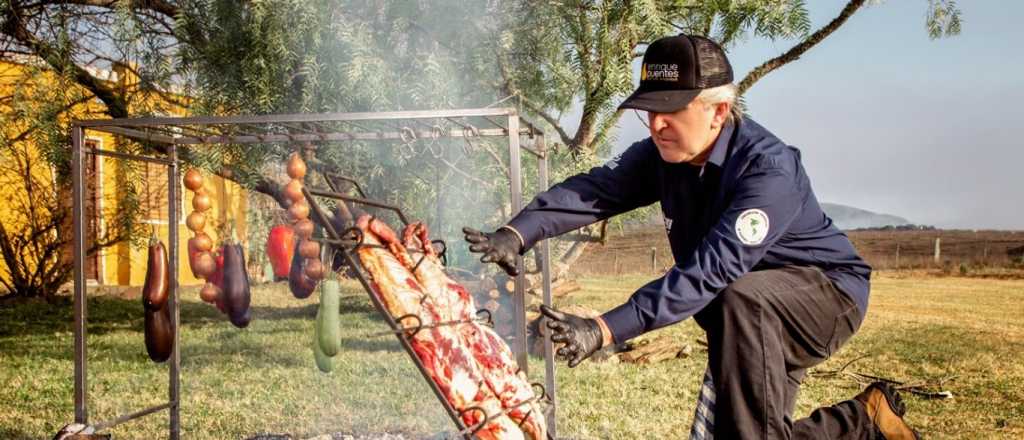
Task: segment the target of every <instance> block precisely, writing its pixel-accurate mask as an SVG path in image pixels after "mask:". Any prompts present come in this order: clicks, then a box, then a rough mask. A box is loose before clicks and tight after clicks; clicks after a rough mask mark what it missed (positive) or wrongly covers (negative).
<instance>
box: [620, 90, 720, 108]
mask: <svg viewBox="0 0 1024 440" xmlns="http://www.w3.org/2000/svg"><path fill="white" fill-rule="evenodd" d="M700 92H701V89H693V90H653V91H643V90H637V91H635V92H633V94H632V95H629V97H628V98H626V100H625V101H623V102H622V104H619V110H623V109H628V108H632V109H637V110H644V111H649V112H656V113H674V112H677V111H679V110H682V109H683V107H686V104H689V103H690V101H693V99H694V98H696V97H697V95H699V94H700Z"/></svg>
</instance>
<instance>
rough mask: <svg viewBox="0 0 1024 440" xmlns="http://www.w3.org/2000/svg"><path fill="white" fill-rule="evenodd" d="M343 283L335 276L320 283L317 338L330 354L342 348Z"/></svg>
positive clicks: (333, 354) (332, 354)
mask: <svg viewBox="0 0 1024 440" xmlns="http://www.w3.org/2000/svg"><path fill="white" fill-rule="evenodd" d="M340 296H341V285H340V284H339V283H338V280H337V279H336V278H334V277H328V279H326V280H324V282H323V283H320V309H319V310H318V311H317V315H318V320H317V325H318V326H319V328H318V329H317V334H318V335H319V337H318V338H317V339H318V340H319V341H320V349H321V350H323V352H324V354H326V355H328V356H331V357H333V356H335V355H337V354H338V350H339V349H340V348H341V322H340V316H339V315H338V309H339V307H340V306H341V298H340Z"/></svg>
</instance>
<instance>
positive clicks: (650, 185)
mask: <svg viewBox="0 0 1024 440" xmlns="http://www.w3.org/2000/svg"><path fill="white" fill-rule="evenodd" d="M656 148H657V147H655V146H654V143H653V142H652V141H651V140H650V138H648V139H645V140H643V141H640V142H637V143H635V144H633V145H632V146H630V147H629V148H628V149H626V151H624V152H623V153H622V154H620V155H619V156H618V157H616V158H614V159H612V160H610V161H609V162H608V163H606V164H604V165H602V166H600V167H596V168H593V169H591V170H590V171H589V172H587V173H582V174H577V175H575V176H572V177H570V178H568V179H566V180H565V181H563V182H561V183H559V184H557V185H555V186H552V187H551V188H550V189H548V190H547V191H544V192H543V193H540V194H538V195H537V197H535V198H534V199H533V201H532V202H530V204H529V205H527V206H526V208H523V210H522V211H520V212H519V214H517V215H516V216H515V217H514V218H513V219H512V220H511V221H509V223H508V226H511V227H512V228H514V229H515V230H516V231H518V232H519V234H520V236H521V237H522V239H523V250H522V252H524V253H525V252H526V251H527V250H529V249H530V248H531V247H533V245H534V244H536V243H537V242H538V241H540V240H543V239H545V238H549V237H554V236H557V235H561V234H564V233H566V232H569V231H572V230H573V229H576V228H579V227H581V226H585V225H589V224H591V223H594V222H597V221H600V220H604V219H606V218H609V217H612V216H614V215H616V214H621V213H623V212H626V211H630V210H633V209H636V208H639V207H641V206H646V205H650V204H651V203H654V202H655V201H657V200H658V197H659V194H658V187H657V185H656V182H657V180H656V172H657V169H656V164H657V163H658V162H657V161H658V160H660V158H659V157H658V152H657V149H656Z"/></svg>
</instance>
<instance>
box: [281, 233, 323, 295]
mask: <svg viewBox="0 0 1024 440" xmlns="http://www.w3.org/2000/svg"><path fill="white" fill-rule="evenodd" d="M303 261H305V258H302V255H300V254H299V243H298V242H296V243H295V251H294V252H292V265H291V268H290V269H289V271H288V289H289V290H291V291H292V295H293V296H295V297H296V298H299V299H305V298H309V296H310V295H312V294H313V291H315V290H316V285H317V281H316V280H313V279H310V278H309V277H307V276H306V273H305V268H304V267H303V264H302V263H303Z"/></svg>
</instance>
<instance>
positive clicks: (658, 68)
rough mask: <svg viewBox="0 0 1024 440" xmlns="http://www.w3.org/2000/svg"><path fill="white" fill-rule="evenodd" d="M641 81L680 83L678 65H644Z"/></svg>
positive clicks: (641, 71)
mask: <svg viewBox="0 0 1024 440" xmlns="http://www.w3.org/2000/svg"><path fill="white" fill-rule="evenodd" d="M640 80H641V81H679V65H678V64H644V65H643V68H642V69H641V70H640Z"/></svg>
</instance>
